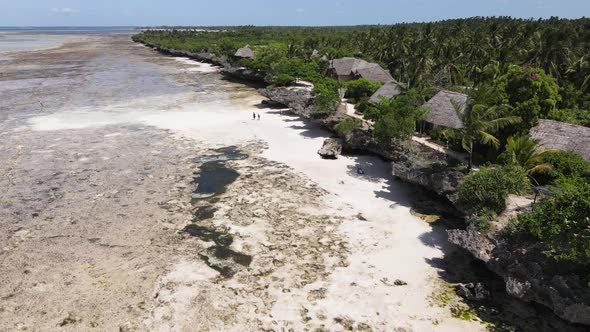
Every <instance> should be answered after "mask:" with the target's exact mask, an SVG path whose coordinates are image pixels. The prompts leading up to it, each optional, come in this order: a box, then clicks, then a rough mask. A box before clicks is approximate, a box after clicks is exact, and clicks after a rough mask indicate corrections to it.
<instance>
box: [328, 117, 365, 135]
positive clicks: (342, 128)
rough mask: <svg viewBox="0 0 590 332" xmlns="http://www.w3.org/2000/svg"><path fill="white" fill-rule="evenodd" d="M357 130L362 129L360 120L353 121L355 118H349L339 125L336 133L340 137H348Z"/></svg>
mask: <svg viewBox="0 0 590 332" xmlns="http://www.w3.org/2000/svg"><path fill="white" fill-rule="evenodd" d="M357 128H360V125H359V123H358V120H356V119H353V118H347V119H345V120H344V121H342V122H340V123H339V124H337V125H336V127H335V128H334V129H335V130H336V133H337V134H338V135H339V136H340V137H344V136H346V134H348V133H350V132H352V131H353V130H355V129H357Z"/></svg>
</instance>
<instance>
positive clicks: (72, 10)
mask: <svg viewBox="0 0 590 332" xmlns="http://www.w3.org/2000/svg"><path fill="white" fill-rule="evenodd" d="M51 11H52V12H54V13H59V14H66V15H74V14H78V13H79V12H80V11H79V10H78V9H75V8H68V7H65V8H51Z"/></svg>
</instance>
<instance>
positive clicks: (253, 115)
mask: <svg viewBox="0 0 590 332" xmlns="http://www.w3.org/2000/svg"><path fill="white" fill-rule="evenodd" d="M252 120H256V113H254V112H252Z"/></svg>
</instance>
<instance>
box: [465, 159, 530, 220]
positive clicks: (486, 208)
mask: <svg viewBox="0 0 590 332" xmlns="http://www.w3.org/2000/svg"><path fill="white" fill-rule="evenodd" d="M529 189H530V183H529V179H528V177H527V175H526V172H525V170H524V169H523V168H522V167H519V166H511V167H506V166H505V167H498V168H489V167H483V168H481V169H480V170H479V171H473V172H471V173H470V174H469V175H467V176H466V177H465V180H464V181H463V183H461V185H460V186H459V204H460V205H461V206H463V207H464V209H465V210H467V212H468V213H470V214H476V215H478V216H485V217H486V218H487V217H489V216H490V215H491V214H497V213H500V212H502V211H503V210H504V209H505V208H506V199H507V198H508V195H509V194H524V193H526V192H527V190H529Z"/></svg>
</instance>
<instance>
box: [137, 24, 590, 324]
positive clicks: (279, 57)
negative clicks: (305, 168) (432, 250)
mask: <svg viewBox="0 0 590 332" xmlns="http://www.w3.org/2000/svg"><path fill="white" fill-rule="evenodd" d="M133 40H134V41H136V42H141V43H143V44H145V45H147V46H149V47H153V48H155V49H156V50H158V51H160V52H163V53H167V54H171V55H175V56H186V57H190V58H193V59H197V60H199V61H205V62H209V63H213V64H215V65H219V66H223V68H224V69H223V72H224V73H225V74H226V75H229V76H232V77H234V78H239V79H243V80H248V81H253V82H256V83H258V84H263V85H264V86H265V88H264V89H261V90H260V92H261V94H263V95H264V96H266V97H268V98H269V99H271V100H272V101H275V102H277V103H280V104H283V105H285V106H288V107H290V108H291V109H292V110H293V111H294V112H295V113H297V114H299V115H301V116H304V117H306V118H308V119H310V120H313V121H316V122H319V123H321V124H322V125H323V126H324V127H326V128H328V129H330V130H332V131H333V132H334V133H335V135H336V136H337V137H338V139H337V140H336V142H335V143H334V144H335V145H336V146H338V145H339V146H340V147H341V148H343V149H344V150H345V151H355V152H364V153H373V154H378V155H380V156H381V157H383V158H385V159H386V160H389V161H391V162H392V169H393V171H392V173H393V174H392V176H396V177H399V178H401V179H402V180H405V181H407V182H410V183H413V184H417V185H420V186H422V187H424V188H426V189H428V190H431V191H433V192H434V193H436V194H437V195H439V196H440V197H441V198H442V199H444V200H448V201H449V202H450V203H452V204H453V206H454V207H455V208H456V209H457V210H458V211H460V212H461V213H462V214H463V215H464V217H465V227H464V229H460V230H451V231H449V239H450V241H451V242H453V243H455V244H458V245H459V246H461V247H463V248H465V249H467V250H468V251H470V252H471V253H472V254H473V255H474V256H475V257H477V258H478V259H481V260H482V261H484V262H485V263H486V265H487V267H488V268H489V269H491V270H492V271H493V272H495V273H497V274H498V275H499V276H500V277H502V278H503V280H504V282H505V284H506V290H507V292H508V294H510V295H512V296H514V297H517V298H520V299H523V300H525V301H529V302H536V303H539V304H542V305H544V306H547V307H548V308H550V309H551V310H553V312H554V313H555V314H557V315H558V316H559V317H561V318H563V319H565V320H566V321H569V322H571V323H575V324H583V325H590V263H589V262H590V218H589V216H590V164H589V163H588V161H589V160H590V150H589V149H590V128H589V127H590V19H586V18H582V19H576V20H568V19H559V18H550V19H540V20H523V19H513V18H509V17H497V18H494V17H492V18H483V17H476V18H470V19H459V20H448V21H441V22H433V23H408V24H396V25H392V26H358V27H322V28H319V27H318V28H303V27H254V26H246V27H237V28H234V27H216V28H182V29H173V28H165V29H145V30H144V31H143V32H141V33H139V34H137V35H135V36H133ZM342 97H344V99H343V98H342ZM350 107H353V110H354V111H352V112H351V111H350V110H351V108H350ZM335 150H338V148H336V149H335ZM337 154H338V153H337V152H336V153H334V154H333V157H337Z"/></svg>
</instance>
